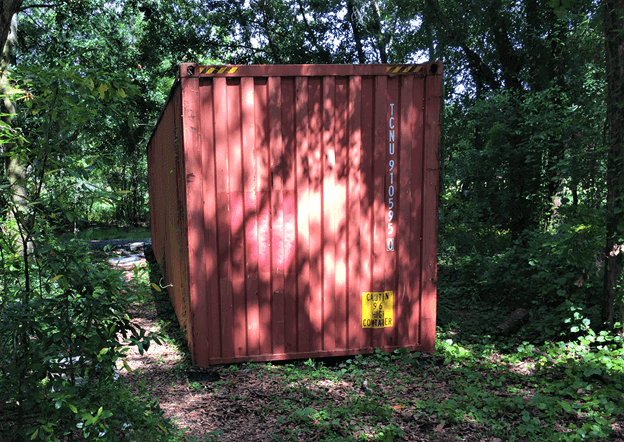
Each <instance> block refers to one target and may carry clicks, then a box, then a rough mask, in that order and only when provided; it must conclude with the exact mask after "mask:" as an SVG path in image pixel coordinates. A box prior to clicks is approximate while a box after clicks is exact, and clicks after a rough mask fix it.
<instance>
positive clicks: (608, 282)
mask: <svg viewBox="0 0 624 442" xmlns="http://www.w3.org/2000/svg"><path fill="white" fill-rule="evenodd" d="M623 29H624V0H605V15H604V33H605V46H606V62H607V63H606V65H607V66H606V67H607V126H608V143H609V153H608V157H607V240H606V246H605V275H604V286H603V298H602V319H603V320H604V321H605V323H606V324H607V325H608V326H609V327H611V328H613V326H614V323H615V322H616V318H615V306H616V304H617V302H618V300H619V299H618V298H620V297H621V296H622V288H621V286H620V283H621V278H622V256H623V255H624V244H623V243H624V228H622V227H621V226H620V227H618V224H619V222H620V220H621V218H622V210H623V209H624V109H623V107H622V102H623V101H624V32H623V31H622V30H623ZM623 224H624V223H623Z"/></svg>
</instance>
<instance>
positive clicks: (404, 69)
mask: <svg viewBox="0 0 624 442" xmlns="http://www.w3.org/2000/svg"><path fill="white" fill-rule="evenodd" d="M422 69H423V65H422V64H409V65H405V64H404V65H400V66H386V72H387V73H389V74H407V73H412V74H417V73H419V72H420V71H422Z"/></svg>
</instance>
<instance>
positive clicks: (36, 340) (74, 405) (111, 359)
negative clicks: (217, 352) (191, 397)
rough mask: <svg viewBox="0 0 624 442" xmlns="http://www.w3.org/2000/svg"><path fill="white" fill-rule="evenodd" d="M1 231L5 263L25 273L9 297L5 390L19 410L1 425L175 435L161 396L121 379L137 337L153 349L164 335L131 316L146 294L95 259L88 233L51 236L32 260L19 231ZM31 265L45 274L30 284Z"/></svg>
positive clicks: (2, 314) (0, 318)
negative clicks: (19, 244)
mask: <svg viewBox="0 0 624 442" xmlns="http://www.w3.org/2000/svg"><path fill="white" fill-rule="evenodd" d="M1 239H2V241H1V242H0V247H1V248H2V254H1V256H2V262H0V265H1V266H2V268H3V270H7V271H8V272H9V273H11V272H13V273H14V274H15V276H20V275H21V277H18V278H17V279H16V280H14V281H15V282H14V283H13V284H9V285H8V286H7V287H5V291H4V295H3V299H2V302H1V303H0V306H1V307H2V308H1V310H0V355H2V356H1V359H0V400H1V401H2V403H5V404H8V408H9V409H11V410H13V411H14V414H12V415H10V416H9V419H8V422H5V424H3V425H1V426H0V435H1V436H2V439H3V440H10V439H16V440H19V439H38V440H49V441H56V440H62V438H63V437H70V436H71V437H73V438H74V439H77V440H81V439H90V438H94V436H96V435H97V438H98V440H118V435H119V434H121V433H123V434H129V432H134V433H136V434H137V435H139V434H140V435H142V436H141V437H146V438H147V439H146V440H166V439H167V438H169V437H170V436H171V434H172V433H171V429H172V426H171V424H169V423H167V421H165V420H163V419H162V418H161V415H162V413H161V412H160V411H159V410H158V407H157V405H155V404H151V403H149V402H145V401H141V400H138V399H135V398H133V397H132V396H131V395H130V394H129V393H128V392H127V391H126V389H125V387H124V386H123V385H122V384H121V382H120V381H119V380H117V377H118V374H117V368H118V366H120V365H123V364H125V363H124V361H123V358H124V355H125V351H126V350H127V346H128V345H136V346H137V347H138V348H139V351H140V352H143V351H144V350H147V349H148V348H149V345H150V342H151V341H152V340H158V337H157V336H152V335H149V334H146V333H145V331H144V330H141V329H140V328H138V327H136V326H134V325H133V324H132V323H131V322H130V318H129V317H128V314H127V313H126V312H127V311H128V307H129V306H130V304H131V303H133V302H135V301H136V300H137V299H136V297H135V295H133V292H132V291H129V290H126V289H127V287H126V286H125V284H124V282H123V280H122V278H121V277H120V274H119V272H116V271H113V270H110V269H107V268H106V267H105V266H104V265H103V264H101V263H98V262H94V261H92V259H91V256H90V254H89V253H87V252H86V249H87V247H85V244H84V243H81V242H79V241H69V242H63V243H59V242H55V241H54V240H53V239H51V238H45V237H44V236H42V237H40V239H41V240H42V243H43V240H44V239H45V240H46V242H45V243H43V245H39V246H38V247H37V248H36V250H35V252H34V255H33V259H32V262H27V263H26V266H27V267H24V265H25V264H24V262H23V261H20V260H19V259H17V257H18V256H19V253H18V252H19V250H15V249H11V247H10V246H11V241H10V240H11V238H10V237H6V236H2V238H1ZM26 268H28V269H29V271H30V272H31V273H32V274H34V275H36V276H35V277H34V278H33V281H32V282H33V283H32V284H31V287H32V289H31V291H30V292H26V291H25V281H24V277H23V275H24V270H25V269H26Z"/></svg>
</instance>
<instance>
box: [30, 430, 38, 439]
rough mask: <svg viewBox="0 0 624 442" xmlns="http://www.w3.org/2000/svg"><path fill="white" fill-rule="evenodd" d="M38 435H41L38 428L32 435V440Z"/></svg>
mask: <svg viewBox="0 0 624 442" xmlns="http://www.w3.org/2000/svg"><path fill="white" fill-rule="evenodd" d="M38 434H39V428H37V429H36V430H35V432H34V433H33V434H32V436H30V440H35V438H36V437H37V435H38Z"/></svg>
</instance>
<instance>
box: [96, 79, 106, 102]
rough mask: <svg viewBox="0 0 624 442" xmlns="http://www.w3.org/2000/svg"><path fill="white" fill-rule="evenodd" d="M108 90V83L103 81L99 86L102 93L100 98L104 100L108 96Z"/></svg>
mask: <svg viewBox="0 0 624 442" xmlns="http://www.w3.org/2000/svg"><path fill="white" fill-rule="evenodd" d="M107 90H108V85H107V84H104V83H102V84H101V85H100V87H99V88H98V92H99V93H100V98H101V99H102V100H103V99H104V97H105V96H106V91H107Z"/></svg>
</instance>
